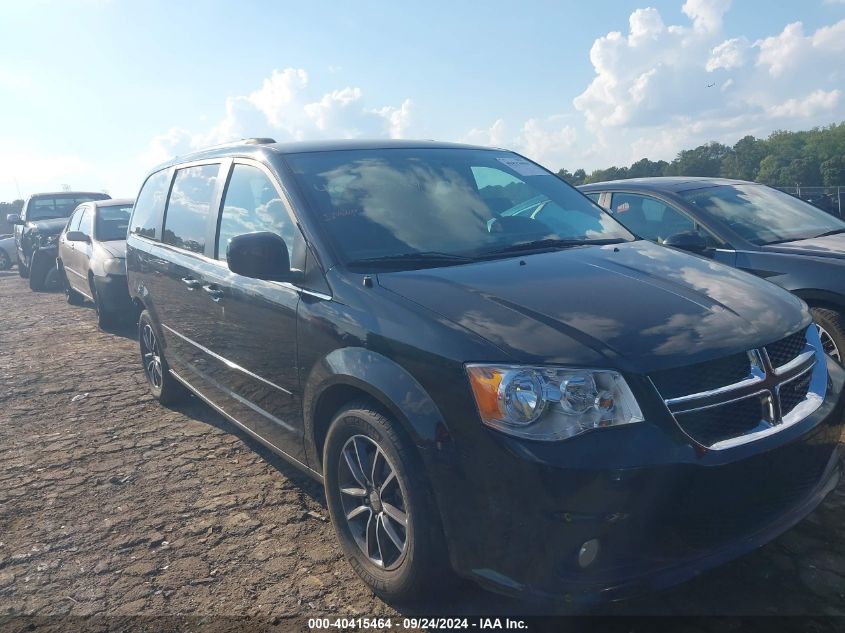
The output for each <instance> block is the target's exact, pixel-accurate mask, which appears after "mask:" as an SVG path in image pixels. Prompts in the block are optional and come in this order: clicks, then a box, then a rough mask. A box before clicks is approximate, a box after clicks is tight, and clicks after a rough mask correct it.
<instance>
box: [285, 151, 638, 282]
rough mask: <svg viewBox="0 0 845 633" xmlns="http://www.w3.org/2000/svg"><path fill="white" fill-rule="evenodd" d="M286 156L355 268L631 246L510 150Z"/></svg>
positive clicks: (584, 201)
mask: <svg viewBox="0 0 845 633" xmlns="http://www.w3.org/2000/svg"><path fill="white" fill-rule="evenodd" d="M286 158H287V160H288V162H289V164H290V166H291V168H292V170H293V172H294V174H295V177H296V179H297V181H298V184H299V186H300V189H301V190H302V192H303V193H304V195H305V197H306V198H307V201H308V203H309V206H310V207H311V209H312V212H313V213H314V214H315V215H316V217H317V220H318V221H319V222H320V223H321V224H322V225H323V226H324V227H325V229H326V232H327V233H328V235H329V237H330V239H331V241H332V242H333V245H334V247H335V249H336V251H337V252H338V254H339V256H340V257H341V259H342V260H343V262H344V263H345V264H347V265H349V266H350V267H355V266H358V267H363V268H368V267H377V266H379V265H383V264H387V265H393V266H401V267H409V268H412V267H417V268H419V267H427V266H429V265H439V266H443V265H451V264H458V263H462V262H466V261H474V260H475V259H479V258H485V257H499V256H507V255H509V254H513V253H523V252H531V251H540V250H548V249H554V248H564V247H571V246H577V245H584V244H607V243H613V242H621V241H630V240H633V239H635V238H634V237H633V235H632V234H631V233H630V232H628V230H627V229H625V228H624V227H623V226H622V225H620V224H619V223H618V222H617V221H616V220H614V219H613V218H612V217H611V216H610V215H608V214H607V213H605V212H604V211H603V210H602V209H601V208H600V207H598V206H597V205H595V204H594V203H593V202H592V201H591V200H589V199H588V198H586V197H585V196H584V195H582V194H581V193H580V192H578V191H577V190H575V189H574V188H572V187H570V186H569V185H568V184H566V183H564V182H563V181H562V180H560V179H559V178H557V177H556V176H555V175H553V174H551V173H550V172H548V171H546V170H545V169H543V168H542V167H539V166H538V165H536V164H534V163H532V162H530V161H528V160H526V159H524V158H522V157H520V156H517V155H516V154H512V153H509V152H504V151H496V150H483V149H471V148H467V149H463V148H437V149H433V148H432V149H428V148H425V149H404V148H402V149H399V148H395V149H372V150H339V151H325V152H310V153H302V154H291V155H288V156H287V157H286Z"/></svg>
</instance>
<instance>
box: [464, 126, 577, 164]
mask: <svg viewBox="0 0 845 633" xmlns="http://www.w3.org/2000/svg"><path fill="white" fill-rule="evenodd" d="M562 119H563V117H559V116H558V117H548V118H546V119H542V118H530V119H528V120H526V121H525V122H524V123H523V124H522V126H521V127H520V128H519V130H518V132H516V133H512V132H510V131H509V128H508V126H507V125H506V124H505V121H504V120H503V119H497V120H496V121H494V122H493V124H492V125H491V126H490V127H488V128H474V129H472V130H470V131H469V132H468V133H467V134H466V135H464V137H463V138H462V139H461V141H463V142H464V143H473V144H476V145H485V146H488V147H501V148H503V149H513V150H516V151H518V152H519V153H521V154H524V155H525V156H527V157H528V158H531V159H532V160H535V161H537V162H538V163H541V164H544V165H549V166H552V165H562V164H563V163H564V162H565V161H566V160H567V159H568V158H569V152H570V150H571V149H572V146H573V145H574V143H575V141H576V139H577V137H578V133H577V132H576V130H575V128H574V127H573V126H572V125H567V124H563V123H562Z"/></svg>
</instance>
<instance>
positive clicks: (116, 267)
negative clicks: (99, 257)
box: [103, 257, 126, 275]
mask: <svg viewBox="0 0 845 633" xmlns="http://www.w3.org/2000/svg"><path fill="white" fill-rule="evenodd" d="M103 271H105V273H106V274H107V275H125V274H126V266H125V264H124V260H122V259H118V258H116V257H113V258H111V259H107V260H106V261H104V262H103Z"/></svg>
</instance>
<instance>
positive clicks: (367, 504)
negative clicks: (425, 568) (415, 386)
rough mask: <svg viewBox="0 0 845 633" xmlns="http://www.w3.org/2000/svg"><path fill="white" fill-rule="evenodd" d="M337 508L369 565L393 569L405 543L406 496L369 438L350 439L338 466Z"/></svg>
mask: <svg viewBox="0 0 845 633" xmlns="http://www.w3.org/2000/svg"><path fill="white" fill-rule="evenodd" d="M337 476H338V482H337V483H338V486H339V489H340V493H341V505H342V508H343V513H344V516H345V518H346V523H347V525H348V527H349V531H350V532H351V534H352V536H353V538H354V539H355V542H356V543H357V544H358V547H359V548H360V549H361V551H362V552H363V553H364V555H365V556H366V557H367V558H368V559H369V560H370V562H371V563H373V564H374V565H376V566H377V567H381V568H383V569H387V570H390V569H395V568H396V567H398V566H399V564H400V563H401V562H402V558H403V556H404V554H405V550H406V549H407V542H408V512H407V507H408V506H407V504H406V501H405V499H406V494H405V491H404V490H403V488H402V483H401V482H400V481H399V478H398V477H397V476H396V469H395V468H394V467H393V464H391V462H390V460H389V459H388V457H387V455H386V454H385V452H384V451H383V450H382V449H381V447H380V446H379V445H378V444H377V443H376V442H375V441H374V440H373V439H371V438H370V437H367V436H366V435H353V436H352V437H350V438H349V439H348V440H347V441H346V443H345V444H344V446H343V450H341V452H340V458H339V464H338V475H337Z"/></svg>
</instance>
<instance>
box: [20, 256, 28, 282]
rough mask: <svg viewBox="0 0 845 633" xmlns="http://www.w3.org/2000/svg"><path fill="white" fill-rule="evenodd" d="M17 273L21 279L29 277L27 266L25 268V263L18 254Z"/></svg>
mask: <svg viewBox="0 0 845 633" xmlns="http://www.w3.org/2000/svg"><path fill="white" fill-rule="evenodd" d="M18 275H20V276H21V277H22V278H23V279H26V278H27V277H29V268H27V267H26V264H24V263H23V261H22V260H21V257H20V255H18Z"/></svg>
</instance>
